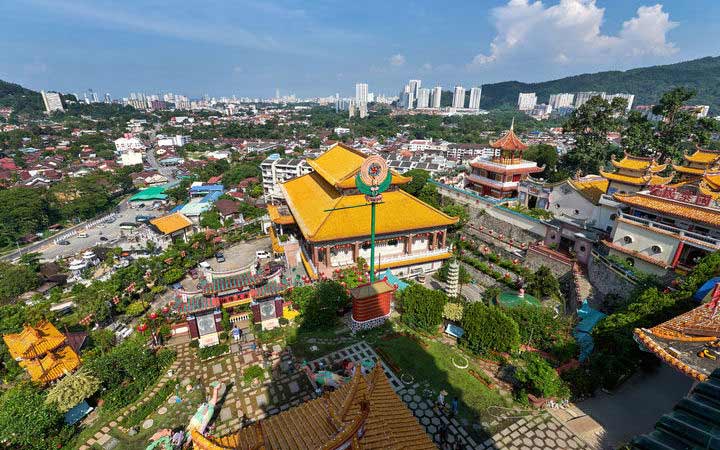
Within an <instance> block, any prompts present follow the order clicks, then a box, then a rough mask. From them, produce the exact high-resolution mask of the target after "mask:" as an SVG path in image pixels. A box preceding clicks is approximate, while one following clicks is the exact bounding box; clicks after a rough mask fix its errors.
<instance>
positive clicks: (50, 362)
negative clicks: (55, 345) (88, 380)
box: [20, 345, 80, 383]
mask: <svg viewBox="0 0 720 450" xmlns="http://www.w3.org/2000/svg"><path fill="white" fill-rule="evenodd" d="M20 365H21V366H22V367H24V368H25V370H27V371H28V374H30V378H31V379H32V380H33V381H36V382H40V383H49V382H51V381H54V380H57V379H58V378H61V377H63V376H64V375H67V374H69V373H72V372H73V371H74V370H75V369H77V368H78V366H79V365H80V357H79V356H78V355H77V353H75V351H74V350H73V349H72V347H70V346H69V345H66V346H64V347H62V348H61V349H60V350H58V351H55V352H50V353H48V354H47V355H45V356H43V357H42V358H38V359H33V360H25V361H21V362H20Z"/></svg>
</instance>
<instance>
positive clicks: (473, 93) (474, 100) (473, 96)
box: [468, 86, 482, 110]
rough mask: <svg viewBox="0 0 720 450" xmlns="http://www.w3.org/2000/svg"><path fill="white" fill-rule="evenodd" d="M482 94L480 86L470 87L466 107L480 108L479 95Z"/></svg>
mask: <svg viewBox="0 0 720 450" xmlns="http://www.w3.org/2000/svg"><path fill="white" fill-rule="evenodd" d="M481 94H482V88H481V87H477V86H476V87H474V88H471V89H470V103H469V104H468V108H470V109H474V110H479V109H480V95H481Z"/></svg>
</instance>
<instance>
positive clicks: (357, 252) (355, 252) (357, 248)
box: [353, 241, 360, 262]
mask: <svg viewBox="0 0 720 450" xmlns="http://www.w3.org/2000/svg"><path fill="white" fill-rule="evenodd" d="M358 257H360V243H359V242H357V241H356V242H355V243H354V244H353V261H355V262H357V259H358Z"/></svg>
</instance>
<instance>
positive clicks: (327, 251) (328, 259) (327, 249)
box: [325, 246, 330, 267]
mask: <svg viewBox="0 0 720 450" xmlns="http://www.w3.org/2000/svg"><path fill="white" fill-rule="evenodd" d="M325 265H326V266H328V267H330V247H329V246H328V247H325Z"/></svg>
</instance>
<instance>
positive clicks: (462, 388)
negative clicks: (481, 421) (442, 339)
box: [376, 336, 511, 420]
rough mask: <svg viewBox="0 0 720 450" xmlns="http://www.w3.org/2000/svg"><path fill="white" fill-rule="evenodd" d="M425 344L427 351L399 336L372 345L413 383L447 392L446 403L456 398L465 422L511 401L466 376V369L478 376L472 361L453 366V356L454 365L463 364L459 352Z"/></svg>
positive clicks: (440, 344) (471, 377) (439, 344)
mask: <svg viewBox="0 0 720 450" xmlns="http://www.w3.org/2000/svg"><path fill="white" fill-rule="evenodd" d="M427 344H428V345H427V348H423V347H422V346H421V345H420V344H419V343H418V342H417V341H415V340H413V339H410V338H408V337H405V336H400V337H398V338H395V339H391V340H387V341H378V342H377V344H376V346H377V347H378V348H380V349H382V350H383V351H384V352H385V353H386V354H388V355H389V357H390V358H392V362H393V363H395V364H396V365H397V366H399V367H400V369H401V370H402V371H403V372H405V373H408V374H410V375H412V376H413V377H415V382H423V381H428V382H429V383H430V385H431V387H432V389H433V390H434V391H435V392H439V391H440V390H442V389H445V390H447V391H448V394H449V395H448V396H447V399H446V400H447V401H448V402H450V401H451V400H452V398H453V397H455V396H457V397H458V398H459V399H460V402H461V406H460V415H461V416H463V417H465V418H467V419H469V420H473V419H475V417H476V416H480V417H482V418H485V417H487V413H486V411H487V408H488V407H490V406H494V405H499V406H509V403H511V400H507V399H506V398H505V397H503V396H502V395H500V393H499V392H498V391H496V390H493V389H490V388H488V387H487V386H486V385H485V384H483V383H482V382H481V381H479V380H477V379H476V378H475V377H473V376H472V375H470V373H469V372H468V370H470V369H474V370H475V371H476V372H478V373H482V371H481V370H480V369H479V368H478V367H475V366H474V365H473V363H472V362H470V366H469V367H468V368H467V369H458V368H457V367H455V366H454V365H453V363H452V357H453V356H456V361H457V362H458V365H463V364H464V361H465V360H464V359H462V357H460V355H461V354H460V352H459V351H457V350H456V349H455V348H453V347H450V346H448V345H445V344H442V343H439V342H435V341H429V342H427ZM398 375H400V374H398Z"/></svg>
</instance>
